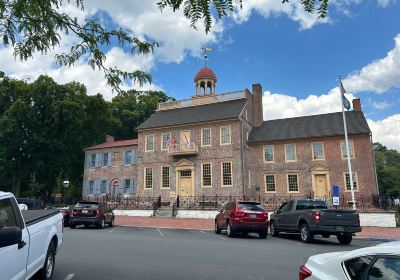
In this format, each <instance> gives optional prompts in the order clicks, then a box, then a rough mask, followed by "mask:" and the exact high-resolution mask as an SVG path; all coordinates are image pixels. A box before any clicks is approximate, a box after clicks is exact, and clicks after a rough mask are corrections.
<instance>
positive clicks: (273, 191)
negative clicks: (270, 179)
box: [265, 191, 278, 193]
mask: <svg viewBox="0 0 400 280" xmlns="http://www.w3.org/2000/svg"><path fill="white" fill-rule="evenodd" d="M265 193H278V192H277V191H265Z"/></svg>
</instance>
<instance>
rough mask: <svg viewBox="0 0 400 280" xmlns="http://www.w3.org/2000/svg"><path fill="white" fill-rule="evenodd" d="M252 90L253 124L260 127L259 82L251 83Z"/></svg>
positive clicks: (260, 91) (261, 104) (260, 94)
mask: <svg viewBox="0 0 400 280" xmlns="http://www.w3.org/2000/svg"><path fill="white" fill-rule="evenodd" d="M252 91H253V126H254V127H260V126H261V125H262V124H263V121H264V119H263V103H262V88H261V85H260V84H254V85H252Z"/></svg>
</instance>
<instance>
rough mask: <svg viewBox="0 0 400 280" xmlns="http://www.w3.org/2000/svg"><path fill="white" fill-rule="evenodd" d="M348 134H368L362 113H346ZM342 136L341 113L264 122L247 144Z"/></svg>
mask: <svg viewBox="0 0 400 280" xmlns="http://www.w3.org/2000/svg"><path fill="white" fill-rule="evenodd" d="M346 123H347V132H348V134H349V135H350V134H353V135H354V134H366V133H370V132H371V131H370V129H369V126H368V123H367V120H366V119H365V117H364V114H363V113H362V112H356V111H349V112H346ZM340 135H344V128H343V117H342V112H338V113H330V114H322V115H313V116H304V117H297V118H289V119H279V120H271V121H265V122H264V123H263V125H262V126H260V127H257V128H254V129H253V130H252V131H251V133H250V136H249V142H265V141H277V140H292V139H304V138H318V137H329V136H340Z"/></svg>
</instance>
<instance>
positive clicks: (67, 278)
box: [64, 274, 75, 280]
mask: <svg viewBox="0 0 400 280" xmlns="http://www.w3.org/2000/svg"><path fill="white" fill-rule="evenodd" d="M74 276H75V274H68V275H67V277H65V279H64V280H71V279H72V277H74Z"/></svg>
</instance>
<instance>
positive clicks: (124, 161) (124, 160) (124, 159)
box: [123, 150, 133, 166]
mask: <svg viewBox="0 0 400 280" xmlns="http://www.w3.org/2000/svg"><path fill="white" fill-rule="evenodd" d="M128 152H130V153H131V162H130V163H127V162H126V153H128ZM123 155H124V158H123V163H124V165H125V166H129V165H132V164H133V151H132V150H128V151H124V152H123Z"/></svg>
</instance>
